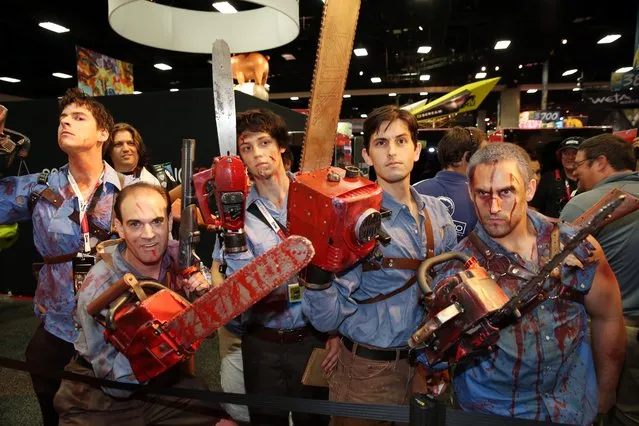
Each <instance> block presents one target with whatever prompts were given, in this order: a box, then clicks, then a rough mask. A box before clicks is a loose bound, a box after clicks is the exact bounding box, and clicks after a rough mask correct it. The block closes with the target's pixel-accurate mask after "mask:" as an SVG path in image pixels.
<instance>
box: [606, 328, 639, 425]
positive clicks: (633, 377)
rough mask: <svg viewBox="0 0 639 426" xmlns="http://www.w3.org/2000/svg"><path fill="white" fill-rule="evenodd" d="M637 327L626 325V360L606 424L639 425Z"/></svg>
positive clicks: (638, 336)
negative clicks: (615, 398) (615, 399)
mask: <svg viewBox="0 0 639 426" xmlns="http://www.w3.org/2000/svg"><path fill="white" fill-rule="evenodd" d="M638 338H639V327H630V326H626V339H627V347H626V360H625V362H624V365H623V369H622V370H621V377H620V378H619V385H618V386H617V401H616V402H615V405H614V407H613V409H612V410H611V411H610V413H608V415H607V416H606V420H605V421H604V424H605V425H606V426H621V425H623V426H639V342H638V341H637V339H638Z"/></svg>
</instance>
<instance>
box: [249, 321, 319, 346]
mask: <svg viewBox="0 0 639 426" xmlns="http://www.w3.org/2000/svg"><path fill="white" fill-rule="evenodd" d="M313 331H314V330H313V329H312V328H311V327H309V326H307V327H302V328H286V329H277V328H268V327H263V326H261V325H256V324H249V326H248V327H247V332H248V333H249V334H251V335H252V336H255V337H257V338H258V339H262V340H266V341H268V342H273V343H299V342H301V341H302V340H304V338H305V337H306V336H309V335H310V334H311V333H312V332H313Z"/></svg>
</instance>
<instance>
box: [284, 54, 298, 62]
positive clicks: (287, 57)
mask: <svg viewBox="0 0 639 426" xmlns="http://www.w3.org/2000/svg"><path fill="white" fill-rule="evenodd" d="M282 58H284V59H286V60H287V61H294V60H295V56H293V55H292V54H290V53H282Z"/></svg>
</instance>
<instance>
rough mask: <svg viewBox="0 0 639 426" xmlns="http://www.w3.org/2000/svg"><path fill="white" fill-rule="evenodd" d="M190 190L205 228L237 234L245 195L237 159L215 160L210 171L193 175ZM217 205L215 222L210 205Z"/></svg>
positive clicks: (243, 170) (242, 171)
mask: <svg viewBox="0 0 639 426" xmlns="http://www.w3.org/2000/svg"><path fill="white" fill-rule="evenodd" d="M193 188H194V190H195V197H196V198H197V202H198V206H199V208H200V211H201V212H202V217H203V218H204V222H205V223H206V224H207V225H213V226H218V227H222V228H224V229H225V230H227V231H234V232H237V231H239V230H241V229H242V228H243V227H244V204H245V200H246V195H247V194H248V180H247V175H246V167H245V166H244V163H242V160H241V159H240V157H238V156H236V155H225V156H221V157H215V158H214V159H213V164H212V166H211V168H210V169H206V170H202V171H201V172H198V173H195V174H194V175H193ZM213 202H215V204H216V205H217V213H218V214H217V219H215V218H214V217H213V211H212V206H211V204H212V203H213Z"/></svg>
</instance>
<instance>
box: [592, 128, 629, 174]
mask: <svg viewBox="0 0 639 426" xmlns="http://www.w3.org/2000/svg"><path fill="white" fill-rule="evenodd" d="M579 151H583V152H584V154H585V156H586V159H588V160H591V161H590V164H592V161H593V160H596V159H597V157H599V156H600V155H603V156H604V157H606V159H607V160H608V163H610V166H611V167H612V168H613V169H615V170H616V171H622V170H634V169H635V153H634V151H633V149H632V144H631V143H628V142H626V141H625V140H623V139H622V138H620V137H619V136H615V135H613V134H611V133H604V134H601V135H597V136H594V137H592V138H590V139H586V140H585V141H583V142H582V143H581V145H579Z"/></svg>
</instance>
